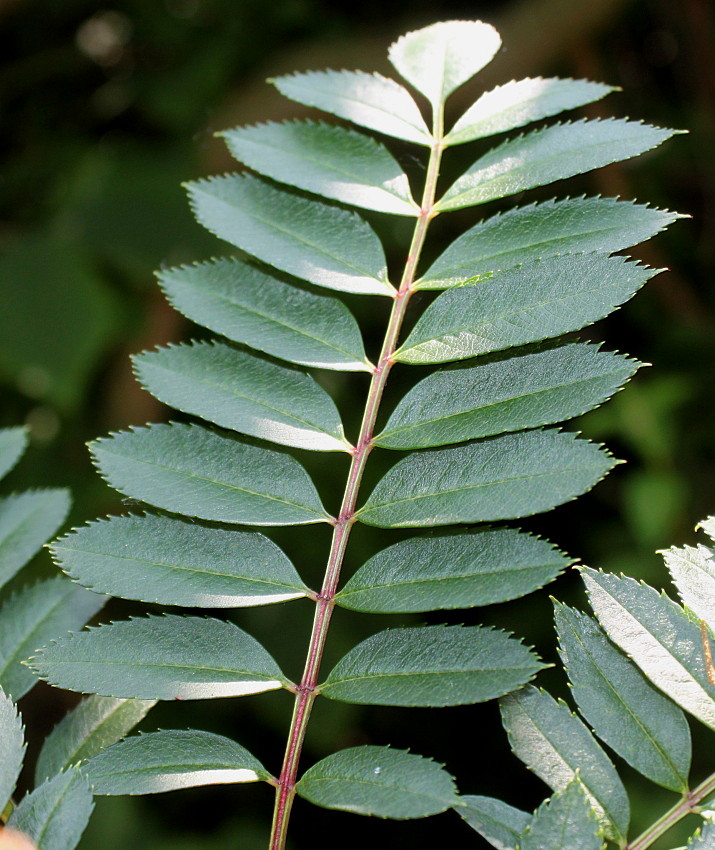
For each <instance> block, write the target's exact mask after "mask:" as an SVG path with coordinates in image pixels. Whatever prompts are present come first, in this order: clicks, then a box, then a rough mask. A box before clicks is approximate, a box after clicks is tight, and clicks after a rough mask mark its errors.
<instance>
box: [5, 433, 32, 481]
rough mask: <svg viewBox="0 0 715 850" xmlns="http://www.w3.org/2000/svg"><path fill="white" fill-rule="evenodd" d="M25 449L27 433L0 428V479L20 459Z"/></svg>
mask: <svg viewBox="0 0 715 850" xmlns="http://www.w3.org/2000/svg"><path fill="white" fill-rule="evenodd" d="M26 448H27V432H26V431H25V429H24V428H0V478H4V477H5V476H6V475H7V474H8V472H9V471H10V470H11V469H12V468H13V466H15V464H16V463H17V462H18V460H20V458H21V457H22V454H23V452H24V451H25V449H26Z"/></svg>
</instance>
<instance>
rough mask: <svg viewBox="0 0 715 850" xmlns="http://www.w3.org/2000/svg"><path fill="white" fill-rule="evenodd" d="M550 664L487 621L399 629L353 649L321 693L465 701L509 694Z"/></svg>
mask: <svg viewBox="0 0 715 850" xmlns="http://www.w3.org/2000/svg"><path fill="white" fill-rule="evenodd" d="M543 666H544V665H543V664H542V663H541V662H540V661H539V659H538V657H537V656H536V655H535V654H534V653H533V652H532V651H531V650H530V649H529V648H528V647H526V646H523V645H522V644H521V643H520V642H519V641H518V640H514V639H513V638H510V637H509V636H508V635H507V634H505V633H504V632H500V631H495V630H493V629H489V628H483V627H481V626H423V627H418V628H407V629H391V630H388V631H384V632H379V633H378V634H376V635H373V636H372V637H369V638H367V640H364V641H363V642H362V643H360V644H358V645H357V646H356V647H354V649H352V650H350V652H348V653H347V655H345V656H344V657H343V658H342V659H341V660H340V661H339V662H338V663H337V664H336V665H335V667H334V668H333V669H332V670H331V672H330V675H329V676H328V678H327V679H326V681H325V683H324V684H323V685H321V692H322V693H323V695H324V696H326V697H329V698H330V699H338V700H342V701H344V702H352V703H364V704H368V705H409V706H444V705H464V704H467V703H475V702H485V701H486V700H490V699H493V698H494V697H497V696H501V695H502V694H506V693H508V692H509V691H512V690H514V688H518V687H519V686H521V685H523V684H524V683H525V682H528V681H529V679H531V678H532V677H533V676H535V675H536V673H538V671H539V670H540V669H542V668H543Z"/></svg>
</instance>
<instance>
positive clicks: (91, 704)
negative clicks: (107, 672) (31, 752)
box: [35, 695, 156, 784]
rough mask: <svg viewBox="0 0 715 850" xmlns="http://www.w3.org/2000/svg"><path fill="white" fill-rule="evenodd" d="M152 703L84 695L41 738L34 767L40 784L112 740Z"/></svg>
mask: <svg viewBox="0 0 715 850" xmlns="http://www.w3.org/2000/svg"><path fill="white" fill-rule="evenodd" d="M154 705H156V700H141V699H114V698H113V697H100V696H95V695H92V696H88V697H85V698H84V699H83V700H82V701H81V702H79V703H78V704H77V705H76V706H75V708H73V709H72V711H70V712H68V713H67V714H66V715H65V716H64V717H63V718H62V720H60V722H59V723H58V724H57V726H55V728H54V729H53V730H52V731H51V732H50V734H49V735H48V736H47V737H46V738H45V742H44V744H43V745H42V750H41V751H40V756H39V758H38V759H37V765H36V767H35V782H36V783H38V784H39V783H40V782H43V781H44V780H45V779H48V778H49V777H50V776H54V775H55V774H56V773H59V772H60V771H62V770H66V769H67V768H69V767H71V766H72V765H73V764H78V763H79V762H82V761H86V760H87V759H89V758H92V757H93V756H95V755H96V754H97V753H99V752H101V751H102V750H104V749H105V748H106V747H109V746H111V745H112V744H114V743H116V742H117V741H118V740H119V739H120V738H123V737H124V736H125V735H126V734H128V733H129V732H131V730H132V729H133V728H134V727H135V726H136V725H137V723H139V721H140V720H142V719H143V718H144V717H145V716H146V714H147V712H148V711H149V710H150V709H151V708H152V707H153V706H154Z"/></svg>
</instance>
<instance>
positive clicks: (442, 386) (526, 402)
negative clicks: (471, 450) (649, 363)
mask: <svg viewBox="0 0 715 850" xmlns="http://www.w3.org/2000/svg"><path fill="white" fill-rule="evenodd" d="M639 365H640V364H638V363H637V362H634V361H632V360H629V359H628V358H627V357H623V356H622V355H619V354H612V353H611V352H607V351H599V349H598V346H596V345H588V344H585V345H584V344H569V345H562V346H559V347H557V348H551V349H547V350H545V351H534V352H529V353H527V354H520V355H516V356H514V357H508V358H500V359H491V360H489V361H486V362H482V361H480V362H479V363H478V364H477V365H476V366H468V367H464V366H460V367H457V368H451V369H444V370H441V371H438V372H434V373H432V374H431V375H429V376H428V377H426V378H425V379H424V380H422V381H420V382H419V383H418V384H417V385H416V386H415V387H413V388H412V389H411V390H410V391H409V392H408V393H407V395H405V396H404V397H403V398H402V399H401V401H400V402H399V404H398V405H397V407H396V408H395V411H394V412H393V414H392V416H390V418H389V420H388V421H387V424H386V425H385V427H384V429H383V430H382V432H381V433H380V434H378V435H377V436H376V437H375V438H374V442H375V443H376V444H377V445H378V446H382V447H383V448H387V449H423V448H429V447H430V446H443V445H447V444H449V443H461V442H463V441H465V440H473V439H476V438H478V437H489V436H491V435H493V434H501V433H503V432H505V431H519V430H521V429H522V428H534V427H536V426H539V425H550V424H552V423H554V422H561V421H562V420H564V419H570V418H571V417H573V416H579V415H581V414H582V413H585V412H586V411H587V410H591V408H593V407H596V405H598V404H601V403H602V402H603V401H605V400H606V399H607V398H609V397H610V396H611V395H613V393H615V392H616V391H617V390H618V389H619V388H620V387H622V386H623V384H624V383H625V382H626V381H627V380H629V379H630V378H631V377H632V376H633V375H634V374H635V371H636V369H637V368H638V366H639Z"/></svg>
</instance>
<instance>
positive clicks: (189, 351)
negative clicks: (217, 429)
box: [134, 342, 349, 452]
mask: <svg viewBox="0 0 715 850" xmlns="http://www.w3.org/2000/svg"><path fill="white" fill-rule="evenodd" d="M134 369H135V372H136V375H137V378H138V379H139V382H140V383H141V384H142V385H143V386H144V387H145V388H146V389H147V390H148V391H149V392H150V393H151V394H152V395H153V396H156V398H158V399H159V401H163V402H164V404H168V405H170V406H171V407H174V408H176V409H177V410H181V411H183V412H184V413H191V414H193V415H194V416H199V417H201V418H202V419H205V420H207V421H208V422H214V423H215V424H216V425H221V426H222V427H224V428H231V429H232V430H234V431H240V432H241V433H242V434H248V435H249V436H252V437H260V438H261V439H263V440H270V441H271V442H274V443H280V444H282V445H285V446H295V447H297V448H301V449H312V450H314V451H333V452H334V451H343V452H345V451H348V450H349V444H348V442H347V440H346V439H345V435H344V433H343V426H342V423H341V421H340V414H339V413H338V409H337V408H336V407H335V404H334V403H333V400H332V399H331V398H330V396H329V395H328V394H327V393H326V392H325V390H324V389H322V387H320V385H319V384H318V383H317V382H316V381H315V380H314V379H313V378H312V377H311V376H310V375H308V374H306V373H305V372H302V371H300V370H299V369H292V368H289V367H286V366H279V365H277V364H276V363H271V362H270V361H268V360H264V359H263V358H260V357H256V356H254V355H253V354H248V353H247V352H245V351H239V350H237V349H235V348H231V347H230V346H228V345H222V344H221V343H211V342H199V343H194V344H193V345H175V346H170V347H169V348H160V349H159V350H157V351H151V352H145V353H144V354H139V355H137V356H135V357H134Z"/></svg>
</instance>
